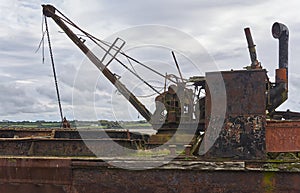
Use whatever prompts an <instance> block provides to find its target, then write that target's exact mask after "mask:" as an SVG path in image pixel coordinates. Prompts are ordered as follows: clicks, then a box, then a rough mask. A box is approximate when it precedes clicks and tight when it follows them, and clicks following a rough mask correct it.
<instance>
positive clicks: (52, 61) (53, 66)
mask: <svg viewBox="0 0 300 193" xmlns="http://www.w3.org/2000/svg"><path fill="white" fill-rule="evenodd" d="M45 27H46V34H47V38H48V44H49V52H50V58H51V64H52V70H53V76H54V83H55V88H56V94H57V101H58V107H59V112H60V118H61V121H62V122H63V120H64V118H63V111H62V107H61V101H60V95H59V89H58V83H57V77H56V71H55V65H54V58H53V52H52V47H51V41H50V35H49V29H48V24H47V18H46V16H45Z"/></svg>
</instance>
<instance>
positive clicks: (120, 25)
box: [0, 0, 300, 120]
mask: <svg viewBox="0 0 300 193" xmlns="http://www.w3.org/2000/svg"><path fill="white" fill-rule="evenodd" d="M48 3H49V4H52V5H54V6H55V7H56V8H57V9H59V10H60V11H61V12H63V13H64V14H65V15H66V16H68V17H69V18H70V19H71V20H72V21H73V22H75V23H76V24H77V25H78V26H80V27H81V28H83V29H84V30H86V31H88V32H90V33H91V34H94V35H95V36H97V37H99V38H100V39H105V40H109V41H113V39H114V38H115V37H121V38H122V39H124V40H125V41H126V46H127V47H126V49H127V51H128V52H129V53H130V54H132V55H133V56H134V57H135V58H137V59H138V60H140V61H142V62H145V63H148V64H149V65H150V66H152V67H153V68H156V69H157V70H161V71H162V73H163V74H165V73H174V74H176V73H177V72H176V71H174V68H168V66H169V65H174V64H169V62H172V56H171V55H170V50H171V48H169V47H170V46H173V45H174V47H175V48H174V49H173V50H175V51H177V52H178V60H179V63H180V65H181V68H182V71H183V73H184V76H185V77H186V78H188V77H189V76H195V75H198V76H199V75H204V71H206V70H210V69H212V70H230V69H235V70H238V69H242V68H243V67H245V66H247V65H249V64H250V59H249V54H248V50H247V44H246V39H245V37H244V31H243V29H244V27H250V28H251V32H252V36H253V39H254V41H255V44H256V45H257V47H256V48H257V55H258V59H259V61H260V62H261V63H262V65H263V67H264V68H266V69H267V70H268V75H269V76H270V77H271V80H272V81H273V80H274V72H275V68H277V66H278V41H277V40H275V39H274V38H273V37H272V35H271V26H272V24H273V23H274V22H276V21H278V22H282V23H284V24H286V25H287V26H288V28H289V31H290V47H289V56H290V58H289V61H290V62H289V99H288V101H287V102H285V103H284V104H283V105H282V106H281V107H280V110H286V109H291V110H292V111H300V102H299V100H298V99H299V97H298V95H297V94H298V92H299V91H300V85H299V84H298V83H299V82H300V67H299V63H300V54H298V53H300V44H299V42H300V17H299V8H300V2H299V1H297V0H290V1H281V0H273V1H271V0H265V1H258V0H253V1H242V0H227V1H221V0H219V1H217V0H188V1H179V0H164V1H158V0H152V1H138V0H127V1H121V0H120V1H115V0H113V1H104V0H85V1H82V0H81V1H80V0H53V1H39V0H28V1H21V0H0V26H1V28H0V93H1V94H0V120H59V119H60V116H59V111H58V105H57V98H56V92H55V86H54V80H53V73H52V69H51V63H50V57H49V51H48V46H46V44H45V62H44V63H42V49H40V50H39V52H38V53H35V51H36V49H37V47H38V44H39V42H40V40H41V37H42V8H41V4H48ZM48 23H49V27H50V35H51V38H52V40H51V42H52V48H53V51H54V59H55V65H56V70H57V76H58V85H59V89H60V94H61V99H62V107H63V111H64V115H65V116H66V117H67V118H68V119H70V120H72V119H92V118H94V117H93V116H92V117H91V116H90V115H89V112H90V111H93V112H95V113H96V115H97V117H96V118H97V119H110V120H123V119H125V120H130V119H137V118H139V117H140V116H139V115H138V113H137V112H136V111H134V110H133V109H130V108H131V107H128V105H127V103H126V104H124V103H125V102H124V101H123V100H122V99H121V98H120V96H119V94H118V93H116V92H115V89H114V88H113V87H112V86H111V85H110V84H109V83H108V82H107V80H106V79H104V78H103V77H101V76H99V71H97V69H96V68H95V67H94V66H93V64H91V63H89V62H87V61H86V58H84V57H83V54H82V53H81V52H80V50H79V49H78V48H77V47H76V46H75V45H74V44H73V43H72V42H71V41H70V40H69V39H68V37H67V36H66V35H65V34H63V33H60V32H59V31H61V30H60V29H59V28H58V26H56V25H55V24H54V22H53V21H52V20H50V19H48ZM176 38H177V39H178V41H177V40H176ZM168 41H169V42H171V43H168ZM192 41H196V44H198V45H200V46H198V47H197V45H196V44H195V45H194V46H192V47H189V45H192V44H193V43H195V42H193V43H191V44H189V42H192ZM45 43H47V42H45ZM87 45H89V44H87ZM141 45H142V46H141ZM145 45H148V46H145ZM149 45H152V46H149ZM196 55H197V56H196ZM200 56H203V57H202V58H205V59H202V60H199V61H202V62H203V63H202V64H201V66H200V67H201V69H200V70H199V68H198V71H197V70H194V69H193V68H192V67H191V68H190V67H189V65H187V63H188V61H190V62H191V63H195V62H197V60H198V59H197V57H198V58H201V57H200ZM189 57H191V58H193V57H194V59H191V58H189ZM209 61H210V62H211V63H214V64H213V66H214V68H210V67H209V65H208V64H206V63H207V62H209ZM111 65H113V64H111ZM133 65H134V64H133ZM162 66H164V68H162ZM111 68H112V69H113V70H115V71H114V72H116V73H118V74H119V75H121V76H122V78H121V80H122V79H123V80H124V82H125V83H126V85H128V86H129V88H130V89H132V90H133V92H134V93H135V94H136V95H146V94H151V93H152V92H151V91H146V90H147V89H145V87H143V86H142V84H141V83H140V82H139V81H138V80H137V79H134V78H131V76H130V75H128V72H126V71H125V70H123V71H122V70H120V68H119V67H116V66H111ZM135 70H137V71H139V73H141V75H143V77H144V78H145V79H146V80H148V81H150V82H152V83H153V84H154V85H156V84H157V85H156V86H162V85H163V80H160V79H159V78H157V77H156V76H155V75H151V77H148V78H147V76H148V75H149V74H148V73H146V72H144V70H142V69H139V67H137V66H136V69H135ZM90 74H92V75H90ZM149 76H150V75H149ZM91 77H96V79H94V78H91ZM123 77H124V78H123ZM126 78H127V79H126ZM153 99H154V98H153V97H152V98H142V99H141V100H142V102H144V103H145V104H146V105H147V107H148V108H149V109H151V110H153V109H154V106H153V103H152V102H153ZM91 100H92V101H91ZM79 101H80V102H79ZM82 101H85V102H82ZM129 106H130V105H129ZM124 108H125V109H126V110H125V111H124V110H123V111H118V109H124ZM74 109H75V112H74ZM91 109H92V110H91ZM86 115H87V116H86Z"/></svg>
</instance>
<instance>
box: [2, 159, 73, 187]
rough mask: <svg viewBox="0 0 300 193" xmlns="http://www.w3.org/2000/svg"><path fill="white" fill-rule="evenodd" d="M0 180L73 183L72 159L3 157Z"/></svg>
mask: <svg viewBox="0 0 300 193" xmlns="http://www.w3.org/2000/svg"><path fill="white" fill-rule="evenodd" d="M0 182H1V183H33V184H39V183H41V184H56V185H67V184H71V183H72V172H71V160H70V159H51V158H45V159H41V158H40V159H29V158H1V159H0Z"/></svg>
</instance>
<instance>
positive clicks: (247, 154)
mask: <svg viewBox="0 0 300 193" xmlns="http://www.w3.org/2000/svg"><path fill="white" fill-rule="evenodd" d="M220 76H221V77H220ZM206 78H207V85H206V104H205V105H206V106H205V109H206V112H205V115H206V133H205V137H204V142H203V144H204V150H205V151H209V152H208V153H207V154H206V156H208V157H231V158H236V159H262V158H263V157H264V155H265V141H264V139H265V128H264V127H265V121H266V115H265V109H266V94H265V93H266V78H267V76H266V71H265V70H243V71H226V72H211V73H207V74H206ZM222 81H223V84H224V86H223V88H222ZM224 90H225V91H224ZM224 100H225V101H224ZM222 101H223V103H222ZM220 112H223V114H224V115H223V117H222V114H221V113H220ZM222 118H223V119H224V120H221V119H222ZM216 122H220V125H217V124H216ZM222 123H223V125H222ZM220 127H222V128H221V129H220ZM212 143H214V144H212ZM210 147H211V148H210ZM209 148H210V149H209ZM205 151H204V152H205Z"/></svg>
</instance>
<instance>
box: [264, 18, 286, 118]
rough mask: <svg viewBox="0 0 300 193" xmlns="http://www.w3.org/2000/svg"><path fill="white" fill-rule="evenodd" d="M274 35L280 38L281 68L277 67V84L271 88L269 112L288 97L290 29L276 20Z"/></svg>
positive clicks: (273, 28) (273, 29)
mask: <svg viewBox="0 0 300 193" xmlns="http://www.w3.org/2000/svg"><path fill="white" fill-rule="evenodd" d="M272 35H273V37H274V38H276V39H278V40H279V68H278V69H276V82H275V86H274V87H273V88H271V89H270V101H269V106H268V108H267V109H268V111H269V113H273V112H274V111H275V109H276V108H277V107H279V106H280V105H281V104H282V103H284V101H286V100H287V98H288V46H289V42H288V41H289V30H288V28H287V27H286V26H285V25H284V24H281V23H278V22H275V23H274V24H273V26H272Z"/></svg>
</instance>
